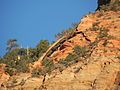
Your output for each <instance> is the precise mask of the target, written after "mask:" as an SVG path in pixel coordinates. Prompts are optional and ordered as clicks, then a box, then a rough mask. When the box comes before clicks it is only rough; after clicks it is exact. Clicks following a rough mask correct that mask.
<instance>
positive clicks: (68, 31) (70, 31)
mask: <svg viewBox="0 0 120 90" xmlns="http://www.w3.org/2000/svg"><path fill="white" fill-rule="evenodd" d="M77 26H78V23H74V24H72V27H71V28H68V29H66V30H63V31H62V32H61V33H58V34H57V35H55V37H56V39H60V38H61V37H63V36H72V35H74V30H75V28H76V27H77Z"/></svg>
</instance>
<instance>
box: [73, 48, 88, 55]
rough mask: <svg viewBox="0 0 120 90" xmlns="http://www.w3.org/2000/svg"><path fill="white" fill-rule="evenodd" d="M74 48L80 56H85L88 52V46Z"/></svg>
mask: <svg viewBox="0 0 120 90" xmlns="http://www.w3.org/2000/svg"><path fill="white" fill-rule="evenodd" d="M73 50H74V53H75V54H77V55H78V56H79V57H85V56H87V53H88V48H87V47H81V46H75V47H74V49H73Z"/></svg>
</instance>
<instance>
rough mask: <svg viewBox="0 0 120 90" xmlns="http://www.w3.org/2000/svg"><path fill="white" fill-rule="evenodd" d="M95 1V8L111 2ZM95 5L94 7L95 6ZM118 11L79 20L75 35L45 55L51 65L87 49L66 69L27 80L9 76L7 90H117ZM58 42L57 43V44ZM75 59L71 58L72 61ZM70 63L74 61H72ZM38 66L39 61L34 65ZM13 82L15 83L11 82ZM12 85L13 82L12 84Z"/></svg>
mask: <svg viewBox="0 0 120 90" xmlns="http://www.w3.org/2000/svg"><path fill="white" fill-rule="evenodd" d="M104 1H105V0H99V1H98V2H99V6H101V5H105V4H107V3H111V2H114V0H111V1H108V0H106V1H105V2H104ZM99 6H98V7H99ZM119 24H120V11H119V10H118V11H112V10H108V11H96V12H95V13H91V14H89V15H86V16H84V17H83V18H82V19H81V22H80V23H79V25H78V27H77V28H76V29H75V30H74V31H75V34H74V35H73V36H72V37H71V38H69V39H68V38H67V39H65V41H64V40H63V41H64V42H63V41H62V44H61V45H60V46H58V47H57V49H56V50H54V52H53V53H51V54H50V55H49V58H51V59H52V60H53V62H54V63H57V62H59V61H60V60H61V59H64V58H66V57H67V56H68V55H69V53H72V52H73V48H74V47H75V46H80V47H83V48H84V49H85V48H87V49H88V51H87V52H86V53H83V51H84V49H83V51H81V53H83V54H85V55H86V56H85V57H80V56H79V60H77V61H76V62H72V63H71V64H70V65H69V66H68V67H65V66H64V65H63V66H60V65H59V64H57V67H61V68H62V69H63V68H64V69H63V70H60V69H61V68H57V69H54V70H53V71H52V72H51V74H50V75H49V74H46V75H44V76H40V77H39V78H33V77H31V74H30V73H29V74H20V75H18V76H13V77H11V78H10V79H9V81H8V82H6V83H5V85H4V86H5V87H1V88H0V90H1V89H3V90H4V88H8V90H11V89H14V90H21V89H22V90H119V89H120V25H119ZM57 42H58V41H57ZM74 59H75V58H74ZM73 61H74V60H73ZM35 63H36V64H38V65H39V64H40V63H39V61H38V62H35ZM14 78H15V79H16V81H17V82H16V83H15V82H14ZM13 82H14V83H13Z"/></svg>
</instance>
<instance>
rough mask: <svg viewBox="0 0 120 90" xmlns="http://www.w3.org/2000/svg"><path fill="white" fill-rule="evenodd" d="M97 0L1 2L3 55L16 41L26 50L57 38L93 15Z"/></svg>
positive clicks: (1, 52) (0, 50) (19, 0)
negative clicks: (89, 14)
mask: <svg viewBox="0 0 120 90" xmlns="http://www.w3.org/2000/svg"><path fill="white" fill-rule="evenodd" d="M96 7H97V0H0V56H1V57H2V56H3V55H4V54H5V53H6V47H7V45H6V42H7V41H8V40H9V39H17V40H18V44H19V45H20V46H22V47H24V48H26V47H27V46H28V47H35V46H36V45H37V44H38V43H39V41H40V40H42V39H47V40H49V41H50V42H52V41H55V35H56V34H57V33H59V32H61V31H63V30H65V29H67V28H69V27H70V26H71V24H72V23H76V22H80V19H81V18H82V17H83V16H84V15H86V14H88V13H89V12H94V11H95V9H96Z"/></svg>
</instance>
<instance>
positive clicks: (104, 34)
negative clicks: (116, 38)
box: [97, 28, 108, 38]
mask: <svg viewBox="0 0 120 90" xmlns="http://www.w3.org/2000/svg"><path fill="white" fill-rule="evenodd" d="M99 30H100V32H99V35H98V36H97V38H107V37H108V30H107V29H105V28H99Z"/></svg>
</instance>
